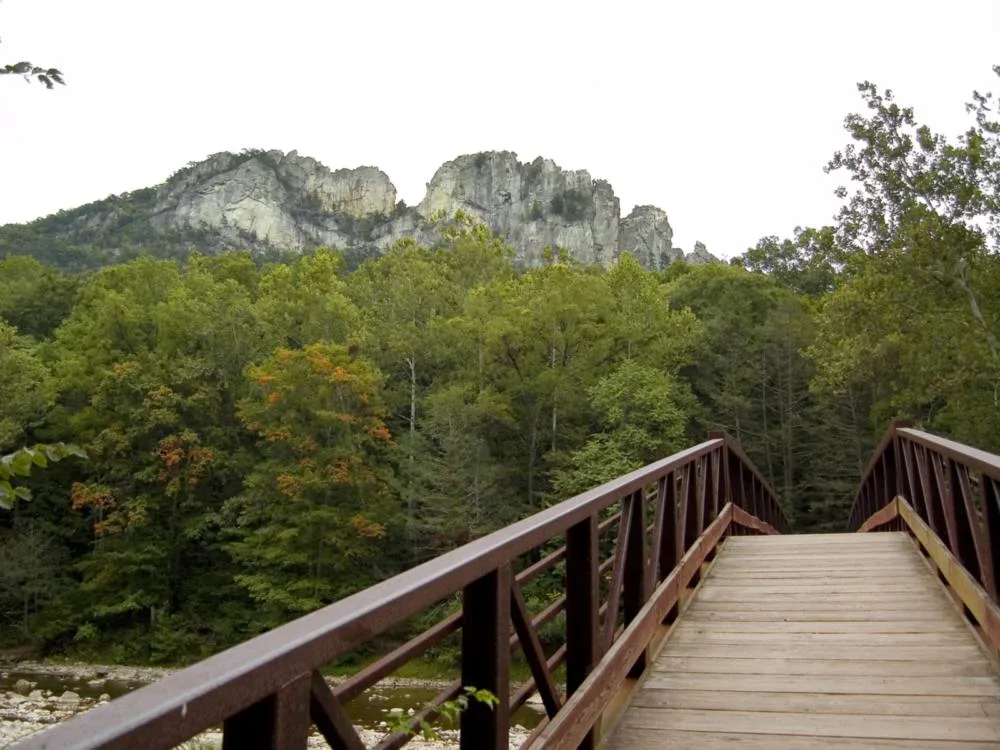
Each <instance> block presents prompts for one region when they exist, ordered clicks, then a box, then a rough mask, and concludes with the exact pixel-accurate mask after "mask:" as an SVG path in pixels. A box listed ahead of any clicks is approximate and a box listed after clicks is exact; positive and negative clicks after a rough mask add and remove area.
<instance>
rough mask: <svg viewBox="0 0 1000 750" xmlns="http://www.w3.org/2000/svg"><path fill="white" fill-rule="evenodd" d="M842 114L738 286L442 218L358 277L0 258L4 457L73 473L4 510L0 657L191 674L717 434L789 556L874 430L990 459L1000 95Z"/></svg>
mask: <svg viewBox="0 0 1000 750" xmlns="http://www.w3.org/2000/svg"><path fill="white" fill-rule="evenodd" d="M995 71H996V72H997V73H998V75H1000V67H998V68H996V69H995ZM859 90H860V93H861V97H862V101H863V103H864V105H865V106H864V110H863V112H862V113H860V114H852V115H849V116H848V117H847V118H846V120H845V127H846V130H847V135H848V138H847V141H848V142H847V143H846V144H845V146H844V147H843V148H842V149H841V150H840V151H838V152H836V153H835V154H833V155H832V157H831V159H830V162H829V164H828V165H827V167H826V168H827V170H828V171H829V172H830V173H832V174H834V175H836V176H837V177H838V178H839V180H840V181H841V182H842V183H843V184H844V187H842V188H840V189H839V192H838V195H839V196H840V197H841V198H842V199H843V202H842V208H841V210H840V212H839V213H838V215H837V216H836V217H834V218H833V220H832V222H831V224H830V225H828V226H823V227H815V228H802V229H799V230H797V231H796V232H795V234H794V236H793V237H790V238H779V237H766V238H763V239H761V240H760V241H759V242H758V243H757V244H756V245H755V246H754V247H752V248H750V249H749V250H747V251H746V252H745V253H744V254H743V255H741V256H739V257H737V258H734V259H733V261H732V263H731V264H709V265H701V266H689V265H686V264H684V263H683V262H679V263H675V264H673V265H671V266H670V267H668V268H667V269H665V270H663V271H649V270H646V269H644V268H643V267H642V266H640V265H639V264H638V263H637V262H636V261H635V260H634V259H632V258H631V257H628V256H626V257H623V258H621V259H620V261H619V262H618V263H617V264H616V265H615V266H614V267H612V268H610V269H602V268H599V267H591V266H585V265H581V264H579V263H576V262H574V260H573V259H572V258H570V257H568V256H567V255H566V254H565V253H562V252H560V251H559V250H558V249H553V250H552V251H551V252H550V253H549V254H548V256H547V258H546V262H545V263H544V264H543V265H542V266H540V267H537V268H531V269H526V270H516V269H515V268H514V267H513V265H512V264H511V263H510V260H509V259H510V255H511V250H510V248H509V247H508V246H507V245H506V244H505V243H504V241H503V238H502V237H497V236H494V235H493V234H491V233H490V231H489V230H488V229H487V228H485V227H484V226H482V225H479V224H477V223H476V222H474V221H473V220H472V219H470V218H469V217H468V216H466V215H463V214H461V213H459V214H457V215H455V216H453V217H447V218H443V219H442V220H441V221H440V223H439V227H438V228H439V232H438V235H439V240H438V241H437V242H436V243H435V244H434V245H433V246H431V247H424V246H420V245H417V244H415V243H414V242H412V241H403V242H401V243H399V244H398V245H396V246H394V247H393V248H392V249H391V250H389V251H388V252H386V253H385V254H384V255H382V256H381V257H377V258H371V259H367V260H365V261H364V262H362V263H360V265H357V267H354V264H349V263H346V262H345V259H344V258H343V256H342V255H341V254H340V253H339V252H338V251H336V250H335V249H327V248H319V249H315V250H311V251H309V252H306V253H303V255H301V256H300V257H298V258H296V259H294V260H290V261H287V262H273V261H272V262H264V261H263V260H262V259H260V258H255V257H253V256H251V255H250V254H249V253H231V254H223V255H219V256H212V255H204V254H198V253H193V254H190V255H189V256H187V257H186V258H184V259H182V260H178V259H176V258H157V257H154V256H153V255H152V254H147V255H144V256H142V257H137V258H131V259H129V260H127V261H126V260H123V261H122V262H119V263H116V264H110V265H105V266H104V267H101V268H98V269H94V270H86V271H78V272H71V271H66V270H60V269H58V268H56V267H52V266H48V265H46V264H45V263H43V262H41V261H40V260H39V259H37V258H35V257H30V256H27V255H19V254H17V253H16V252H12V251H10V249H9V248H7V249H5V253H6V254H5V256H4V257H3V258H2V259H0V394H2V400H0V455H3V454H12V453H13V452H14V451H15V450H17V449H19V448H21V447H22V446H25V445H29V446H30V445H34V444H35V443H43V444H57V443H60V442H66V443H72V444H74V445H76V446H79V447H80V448H81V449H82V451H83V452H84V453H85V457H84V456H69V457H65V458H63V460H60V461H59V462H58V463H52V464H50V465H48V466H47V467H45V468H44V470H42V471H35V472H33V473H32V476H31V477H29V478H25V479H23V480H21V482H20V483H21V484H22V485H23V486H24V488H25V489H27V490H30V493H31V498H30V500H26V499H23V498H16V499H14V500H13V501H12V502H8V503H6V504H7V505H9V506H10V507H9V508H7V509H0V645H3V646H11V645H16V644H31V645H33V646H35V647H38V648H40V649H42V650H43V651H44V652H46V653H67V654H71V655H74V656H77V657H80V658H92V659H104V660H111V661H118V662H145V663H160V664H174V663H182V662H189V661H193V660H195V659H198V658H201V657H203V656H205V655H207V654H210V653H214V652H216V651H218V650H220V649H221V648H224V647H226V646H228V645H231V644H233V643H236V642H238V641H241V640H244V639H246V638H247V637H250V636H252V635H255V634H257V633H259V632H262V631H263V630H266V629H269V628H271V627H274V626H275V625H277V624H280V623H282V622H285V621H287V620H289V619H291V618H294V617H297V616H299V615H301V614H303V613H305V612H309V611H311V610H313V609H315V608H317V607H319V606H321V605H323V604H326V603H329V602H331V601H334V600H336V599H338V598H341V597H343V596H345V595H347V594H350V593H352V592H354V591H357V590H359V589H361V588H364V587H365V586H368V585H370V584H371V583H373V582H375V581H378V580H381V579H384V578H386V577H388V576H391V575H393V574H395V573H398V572H400V571H402V570H404V569H406V568H408V567H410V566H412V565H414V564H416V563H419V562H421V561H423V560H426V559H428V558H430V557H433V556H435V555H438V554H440V553H442V552H444V551H446V550H448V549H451V548H454V547H455V546H457V545H460V544H462V543H464V542H466V541H469V540H471V539H473V538H475V537H477V536H480V535H482V534H484V533H486V532H489V531H490V530H493V529H496V528H498V527H501V526H503V525H506V524H508V523H510V522H511V521H513V520H515V519H518V518H521V517H524V516H526V515H528V514H530V513H532V512H535V511H537V510H539V509H541V508H544V507H546V506H548V505H550V504H553V503H555V502H558V501H560V500H562V499H565V498H566V497H568V496H570V495H572V494H574V493H576V492H579V491H581V490H583V489H586V488H589V487H592V486H594V485H595V484H598V483H600V482H602V481H604V480H607V479H610V478H613V477H615V476H617V475H619V474H621V473H623V472H625V471H628V470H630V469H633V468H636V467H639V466H641V465H643V464H645V463H648V462H650V461H651V460H654V459H656V458H659V457H662V456H664V455H667V454H669V453H671V452H674V451H676V450H678V449H680V448H683V447H686V446H687V445H690V444H692V443H694V442H698V441H700V440H702V439H704V438H705V437H706V435H707V433H708V432H709V431H711V430H726V431H728V432H729V433H730V434H732V435H733V436H734V437H736V438H737V439H738V440H739V441H740V443H741V444H742V445H743V447H744V449H745V450H746V452H747V453H748V455H749V456H750V457H751V458H752V460H753V461H754V462H755V463H756V465H757V466H758V467H759V468H760V470H761V471H762V472H763V473H764V474H765V475H766V476H767V477H768V479H769V481H770V482H771V483H772V485H773V487H774V488H775V489H776V491H777V492H778V494H779V495H780V497H781V500H782V503H783V505H784V507H785V509H786V511H787V513H788V514H789V515H790V517H791V519H792V521H793V524H794V526H795V528H796V529H797V530H799V531H834V530H836V531H839V530H842V529H843V528H844V525H845V523H846V518H847V510H848V508H849V506H850V503H851V500H852V495H853V491H854V488H855V485H856V482H857V481H858V479H859V477H860V473H861V470H862V469H863V467H864V465H865V463H866V461H867V459H868V456H869V453H870V451H871V449H872V447H873V445H874V444H875V442H876V441H877V440H878V438H879V436H880V435H881V433H882V432H883V430H884V429H885V427H886V426H887V424H888V422H889V421H890V420H892V419H893V418H897V417H900V418H908V419H911V420H913V421H914V423H915V424H917V425H918V426H920V427H922V428H923V429H927V430H931V431H934V432H936V433H939V434H943V435H947V436H950V437H952V438H955V439H957V440H960V441H963V442H968V443H971V444H973V445H975V446H977V447H980V448H983V449H987V450H1000V348H998V347H1000V344H998V342H997V330H998V327H1000V118H998V117H997V115H996V110H995V108H996V101H995V99H994V98H993V97H992V96H991V95H989V94H980V93H978V92H975V93H973V96H972V101H971V102H970V104H969V106H968V112H969V123H968V128H967V130H966V131H965V132H964V133H961V134H959V135H957V136H954V137H947V136H945V135H942V134H938V133H936V132H934V131H932V130H931V129H930V128H929V127H927V126H926V125H923V124H921V123H920V122H918V121H917V119H916V116H915V114H914V112H913V111H912V109H910V108H907V107H905V106H902V105H900V104H898V103H897V102H896V101H895V99H894V97H893V95H892V93H891V92H889V91H883V90H880V89H878V88H877V87H876V86H875V85H873V84H870V83H865V84H861V85H860V86H859Z"/></svg>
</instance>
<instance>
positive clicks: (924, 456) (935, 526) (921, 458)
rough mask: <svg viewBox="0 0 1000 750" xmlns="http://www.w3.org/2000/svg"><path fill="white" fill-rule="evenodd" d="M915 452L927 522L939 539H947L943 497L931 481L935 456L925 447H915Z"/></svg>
mask: <svg viewBox="0 0 1000 750" xmlns="http://www.w3.org/2000/svg"><path fill="white" fill-rule="evenodd" d="M913 450H914V459H915V461H916V464H917V474H918V475H919V476H920V486H921V487H922V488H923V491H924V500H925V502H926V503H927V522H928V523H929V524H930V527H931V529H932V530H933V531H934V533H935V534H937V536H938V538H939V539H942V540H943V539H947V526H946V524H945V519H944V509H943V507H942V503H941V495H940V493H939V492H938V491H937V485H936V483H935V482H934V481H933V480H932V479H931V473H932V469H931V463H932V460H933V457H934V456H933V454H932V453H931V452H930V451H929V450H928V449H927V448H925V447H924V446H919V447H917V446H916V445H914V448H913Z"/></svg>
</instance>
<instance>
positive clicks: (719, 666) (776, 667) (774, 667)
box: [652, 650, 994, 678]
mask: <svg viewBox="0 0 1000 750" xmlns="http://www.w3.org/2000/svg"><path fill="white" fill-rule="evenodd" d="M752 653H753V657H751V658H706V657H686V656H675V655H673V654H672V653H671V654H669V655H665V656H664V657H663V658H661V659H658V660H657V662H656V665H655V666H654V668H653V671H652V674H654V675H655V674H661V673H665V672H669V673H672V674H724V675H730V674H756V675H772V674H776V675H817V676H818V675H822V676H826V677H833V676H838V675H851V676H865V675H869V676H872V677H929V678H934V677H990V676H992V675H994V671H993V669H992V668H991V666H990V665H989V664H988V663H987V662H986V661H985V660H984V659H983V658H982V654H980V655H979V657H978V658H976V657H972V658H971V659H969V658H966V659H950V660H946V661H943V660H937V661H931V660H929V659H927V660H921V661H912V660H911V661H898V660H897V661H892V660H883V659H875V660H861V659H856V660H848V659H780V658H761V657H760V656H759V655H758V652H757V651H756V650H754V651H753V652H752Z"/></svg>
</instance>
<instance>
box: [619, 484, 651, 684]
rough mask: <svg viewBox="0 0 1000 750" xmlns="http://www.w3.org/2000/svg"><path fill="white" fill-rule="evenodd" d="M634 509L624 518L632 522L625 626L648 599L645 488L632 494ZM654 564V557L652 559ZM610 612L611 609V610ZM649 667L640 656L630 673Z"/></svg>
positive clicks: (639, 671) (626, 566)
mask: <svg viewBox="0 0 1000 750" xmlns="http://www.w3.org/2000/svg"><path fill="white" fill-rule="evenodd" d="M630 502H631V503H632V512H631V513H630V514H628V515H627V516H625V515H623V516H622V522H624V520H625V518H626V517H627V518H628V519H629V520H630V521H631V523H630V525H629V528H628V532H627V533H628V546H627V547H626V548H625V579H624V583H625V590H624V591H623V596H622V599H623V604H624V610H625V611H624V615H625V625H626V627H627V626H628V624H629V623H630V622H632V620H634V619H635V616H636V615H637V614H639V610H640V609H642V606H643V605H644V604H645V603H646V600H647V599H649V587H648V585H647V582H648V576H647V575H646V555H647V552H646V496H645V491H644V490H643V489H641V488H640V489H638V490H636V491H635V492H634V493H633V494H632V497H631V498H630ZM651 564H652V565H655V564H656V563H655V561H653V562H651ZM609 616H610V613H609ZM645 669H646V654H645V653H644V654H643V655H642V656H640V657H639V658H638V659H637V660H636V663H635V666H634V667H633V669H632V671H631V672H629V676H630V677H638V676H639V675H640V674H642V672H643V670H645Z"/></svg>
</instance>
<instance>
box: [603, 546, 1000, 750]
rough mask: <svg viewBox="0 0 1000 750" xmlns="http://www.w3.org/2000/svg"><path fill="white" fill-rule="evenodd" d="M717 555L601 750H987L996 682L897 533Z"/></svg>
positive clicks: (998, 700) (995, 725)
mask: <svg viewBox="0 0 1000 750" xmlns="http://www.w3.org/2000/svg"><path fill="white" fill-rule="evenodd" d="M857 538H858V537H857V536H855V537H851V538H850V540H848V538H847V535H844V536H831V537H827V538H826V539H824V538H823V537H820V536H817V537H815V538H810V539H808V540H795V541H792V542H788V541H784V540H782V541H777V542H775V541H774V539H773V538H767V539H764V538H754V537H734V538H731V539H729V540H728V541H727V542H726V544H725V545H724V546H723V548H722V550H721V551H720V554H719V556H718V558H717V560H716V562H715V563H714V565H713V566H712V568H711V570H710V572H709V573H708V574H707V575H706V577H705V579H704V581H703V585H702V586H701V588H700V589H699V591H698V593H697V595H696V596H695V598H694V600H693V601H692V602H691V604H690V606H689V607H688V608H687V609H686V610H685V611H684V613H683V614H682V616H681V619H680V621H679V622H678V623H677V624H676V625H675V626H674V628H673V629H672V631H671V633H670V636H669V638H668V639H667V640H666V642H665V644H664V648H663V649H662V651H661V652H660V654H659V656H658V658H657V659H656V661H655V663H654V664H653V665H652V668H651V669H650V670H649V671H648V672H647V675H646V679H645V680H644V681H643V683H642V685H641V687H640V689H639V690H638V691H637V693H636V695H635V696H634V698H633V700H632V703H631V705H630V707H629V708H628V710H627V711H626V713H625V715H624V717H623V718H622V720H621V723H620V725H619V726H618V727H617V728H616V730H615V732H614V735H613V736H612V737H611V738H610V741H609V743H608V744H607V745H606V747H607V748H608V750H635V748H638V747H651V748H655V747H667V746H670V747H683V748H685V749H687V748H695V749H697V748H700V747H708V748H747V747H760V748H768V750H774V749H775V748H778V750H791V749H792V748H805V749H806V750H808V749H809V748H818V747H844V748H847V747H856V748H879V747H885V748H897V749H898V748H904V747H905V748H913V747H939V748H955V750H957V749H958V748H959V747H960V748H962V750H969V748H973V747H1000V677H998V675H997V673H996V671H995V668H994V666H993V665H992V663H991V662H990V661H989V660H987V659H986V657H985V654H984V652H983V651H982V649H981V648H980V647H979V646H978V644H977V642H976V639H975V638H974V636H973V634H972V631H971V630H970V629H969V627H968V625H967V624H966V622H965V621H964V618H962V617H961V615H960V613H959V610H958V609H956V608H955V606H954V604H953V603H952V601H951V600H950V598H949V597H948V596H946V595H945V593H944V591H943V590H942V589H941V587H940V586H939V584H938V582H937V580H936V577H935V576H934V575H933V573H932V572H931V570H930V569H929V568H928V566H927V564H926V562H925V560H924V558H923V557H922V556H921V555H920V554H919V552H918V551H917V547H916V545H915V544H914V543H913V541H912V540H911V539H910V538H909V536H908V535H906V534H903V533H898V532H897V533H893V534H882V533H879V534H872V535H868V536H867V537H865V538H864V539H862V541H860V542H857V541H854V540H855V539H857Z"/></svg>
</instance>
